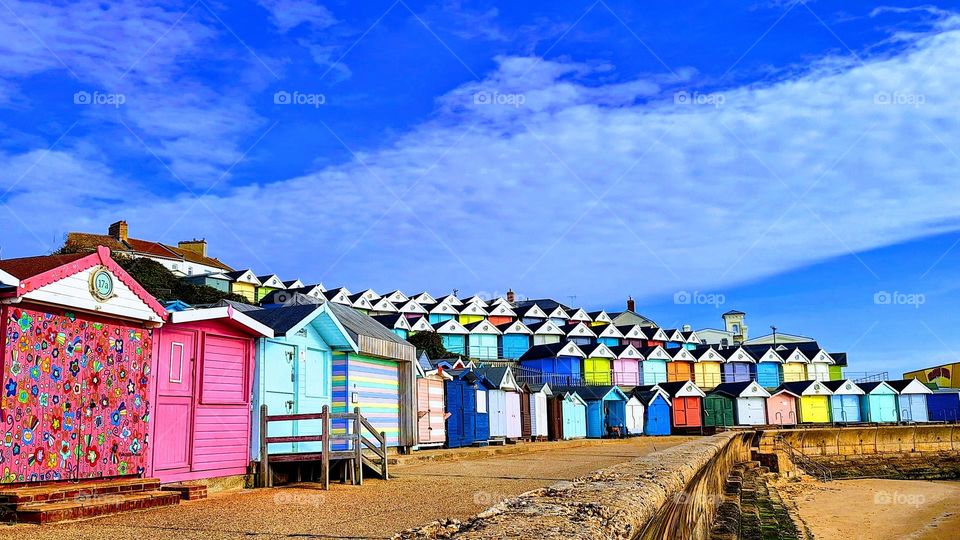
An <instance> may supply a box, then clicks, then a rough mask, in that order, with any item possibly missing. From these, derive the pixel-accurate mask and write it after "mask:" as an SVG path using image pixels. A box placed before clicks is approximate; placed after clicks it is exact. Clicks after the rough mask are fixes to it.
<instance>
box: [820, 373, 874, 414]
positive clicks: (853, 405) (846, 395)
mask: <svg viewBox="0 0 960 540" xmlns="http://www.w3.org/2000/svg"><path fill="white" fill-rule="evenodd" d="M823 384H824V385H825V386H826V387H827V388H829V389H830V391H831V392H833V395H832V396H830V417H831V418H832V419H833V421H834V422H842V423H850V422H860V421H861V415H860V397H861V396H863V394H864V392H863V390H862V389H861V388H860V387H859V386H857V385H856V384H855V383H854V382H853V381H850V380H845V381H824V382H823Z"/></svg>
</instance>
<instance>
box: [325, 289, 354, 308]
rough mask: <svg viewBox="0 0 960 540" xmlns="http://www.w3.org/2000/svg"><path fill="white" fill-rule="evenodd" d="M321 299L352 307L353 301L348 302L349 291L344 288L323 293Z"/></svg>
mask: <svg viewBox="0 0 960 540" xmlns="http://www.w3.org/2000/svg"><path fill="white" fill-rule="evenodd" d="M323 297H324V298H326V299H327V300H329V301H331V302H334V303H337V304H343V305H345V306H352V305H353V300H350V291H348V290H347V289H346V287H339V288H337V289H330V290H329V291H323Z"/></svg>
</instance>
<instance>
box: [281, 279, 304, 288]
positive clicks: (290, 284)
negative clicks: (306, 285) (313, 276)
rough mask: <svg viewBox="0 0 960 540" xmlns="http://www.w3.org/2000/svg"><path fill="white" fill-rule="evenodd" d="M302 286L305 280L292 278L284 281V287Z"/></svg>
mask: <svg viewBox="0 0 960 540" xmlns="http://www.w3.org/2000/svg"><path fill="white" fill-rule="evenodd" d="M301 287H303V282H302V281H300V280H299V279H292V280H289V281H284V282H283V288H284V289H299V288H301Z"/></svg>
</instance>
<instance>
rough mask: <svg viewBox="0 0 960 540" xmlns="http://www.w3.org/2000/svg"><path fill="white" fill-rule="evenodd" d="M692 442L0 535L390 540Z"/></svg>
mask: <svg viewBox="0 0 960 540" xmlns="http://www.w3.org/2000/svg"><path fill="white" fill-rule="evenodd" d="M690 439H691V437H660V438H637V439H628V440H623V441H603V442H602V444H594V445H591V446H583V447H577V448H564V447H558V448H555V449H551V448H550V444H551V443H538V446H539V445H544V446H543V447H544V448H546V449H545V450H543V451H537V452H533V453H526V454H520V455H508V456H482V457H471V458H467V459H461V460H458V461H440V462H413V463H404V464H399V465H396V466H394V467H393V468H392V469H391V473H392V475H393V478H392V479H391V480H390V481H389V482H384V481H380V480H376V479H365V480H364V485H363V486H350V485H341V484H331V489H330V491H327V492H325V491H323V490H320V489H317V488H316V487H314V486H313V485H310V484H303V485H301V486H298V487H283V488H274V489H263V490H249V491H234V492H229V493H221V494H214V495H211V496H210V498H209V499H206V500H201V501H195V502H183V503H181V504H180V505H179V506H175V507H168V508H159V509H153V510H147V511H143V512H134V513H129V514H124V515H118V516H107V517H102V518H96V519H91V520H86V521H80V522H73V523H64V524H58V525H48V526H44V527H42V528H41V527H36V526H32V525H16V526H12V527H5V528H0V539H6V538H10V539H17V540H22V539H24V538H37V537H38V535H39V537H40V538H43V539H44V540H54V539H84V540H87V539H98V538H103V539H109V540H124V539H131V540H143V539H145V538H164V539H175V540H187V539H194V538H196V539H206V538H254V539H259V538H265V539H269V538H314V539H328V538H348V539H350V538H354V539H356V538H388V537H390V536H391V535H392V534H393V533H394V532H396V531H399V530H402V529H406V528H408V527H414V526H417V525H421V524H425V523H428V522H430V521H433V520H436V519H440V518H444V517H454V518H460V519H462V518H467V517H470V516H472V515H474V514H476V513H477V512H480V511H482V510H484V509H486V508H487V507H489V506H492V505H493V504H496V503H497V502H499V501H500V500H502V499H505V498H509V497H513V496H515V495H519V494H520V493H523V492H525V491H529V490H531V489H535V488H538V487H543V486H546V485H550V484H553V483H555V482H557V481H559V480H570V479H573V478H576V477H578V476H582V475H584V474H587V473H589V472H591V471H594V470H597V469H601V468H604V467H607V466H610V465H613V464H615V463H620V462H623V461H629V460H631V459H634V458H636V457H640V456H643V455H646V454H649V453H651V452H654V451H656V450H658V449H663V448H667V447H669V446H673V445H676V444H680V443H682V442H685V441H688V440H690Z"/></svg>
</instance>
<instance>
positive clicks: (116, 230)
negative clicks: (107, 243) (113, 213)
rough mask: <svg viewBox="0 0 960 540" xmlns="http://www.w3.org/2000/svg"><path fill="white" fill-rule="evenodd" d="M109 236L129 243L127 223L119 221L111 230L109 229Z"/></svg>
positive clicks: (111, 226)
mask: <svg viewBox="0 0 960 540" xmlns="http://www.w3.org/2000/svg"><path fill="white" fill-rule="evenodd" d="M107 234H109V235H110V236H112V237H114V238H115V239H117V240H119V241H121V242H126V241H127V238H128V236H127V222H126V221H123V220H120V221H118V222H116V223H114V224H112V225H110V228H109V229H107Z"/></svg>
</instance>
